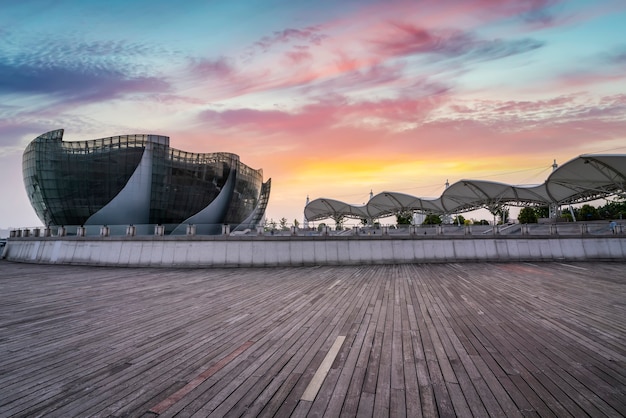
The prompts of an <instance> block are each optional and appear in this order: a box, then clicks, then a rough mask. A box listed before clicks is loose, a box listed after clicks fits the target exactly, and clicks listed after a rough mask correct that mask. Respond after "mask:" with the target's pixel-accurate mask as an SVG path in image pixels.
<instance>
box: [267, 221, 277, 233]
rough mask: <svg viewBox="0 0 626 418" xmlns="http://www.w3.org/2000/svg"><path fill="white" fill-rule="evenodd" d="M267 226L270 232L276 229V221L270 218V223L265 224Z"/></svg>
mask: <svg viewBox="0 0 626 418" xmlns="http://www.w3.org/2000/svg"><path fill="white" fill-rule="evenodd" d="M267 226H268V227H269V229H270V230H274V229H276V221H275V220H274V219H272V218H270V221H269V222H268V223H267Z"/></svg>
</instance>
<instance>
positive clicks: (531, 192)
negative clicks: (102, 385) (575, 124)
mask: <svg viewBox="0 0 626 418" xmlns="http://www.w3.org/2000/svg"><path fill="white" fill-rule="evenodd" d="M625 192H626V155H625V154H583V155H581V156H579V157H576V158H574V159H573V160H571V161H568V162H567V163H565V164H563V165H561V166H560V167H558V168H557V169H556V170H554V171H553V172H552V173H551V174H550V176H549V177H548V179H547V180H546V181H545V182H544V183H543V184H538V185H535V186H515V185H510V184H505V183H499V182H494V181H486V180H460V181H458V182H456V183H453V184H452V185H450V187H448V188H447V189H446V190H445V191H444V192H443V193H442V195H441V196H440V197H439V198H435V199H432V198H431V199H429V198H422V197H416V196H411V195H408V194H405V193H396V192H382V193H379V194H377V195H375V196H373V197H372V198H371V199H370V200H369V201H368V202H367V204H365V205H351V204H349V203H345V202H341V201H339V200H334V199H327V198H319V199H315V200H312V201H311V202H310V203H309V204H308V205H306V207H305V209H304V215H305V217H306V219H307V220H309V221H316V220H319V219H326V218H334V219H340V218H344V217H345V218H356V219H374V218H380V217H384V216H389V215H393V214H396V213H402V212H417V213H434V214H451V213H461V212H467V211H470V210H475V209H480V208H487V209H490V210H492V211H493V210H496V209H497V208H500V207H502V206H503V205H511V206H551V205H556V206H559V205H565V204H572V203H579V202H585V201H590V200H595V199H598V198H602V197H607V196H611V195H622V196H624V193H625Z"/></svg>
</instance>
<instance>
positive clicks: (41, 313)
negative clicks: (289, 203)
mask: <svg viewBox="0 0 626 418" xmlns="http://www.w3.org/2000/svg"><path fill="white" fill-rule="evenodd" d="M624 415H626V263H576V264H558V263H539V264H527V263H509V264H493V263H492V264H479V263H477V264H471V263H470V264H429V265H390V266H363V267H318V268H272V269H269V268H268V269H176V270H174V269H146V268H144V269H130V268H98V267H72V266H56V265H55V266H41V265H28V264H14V263H9V262H6V261H2V262H0V416H2V417H7V416H23V417H33V416H45V417H83V416H100V417H122V416H131V417H156V416H159V417H172V416H177V417H179V416H184V417H187V416H194V417H207V416H281V417H282V416H331V417H335V416H360V417H367V416H373V417H385V416H394V417H401V416H407V417H419V416H426V417H430V416H462V417H468V416H476V417H487V416H507V417H515V416H558V417H566V416H574V417H582V416H593V417H597V416H624Z"/></svg>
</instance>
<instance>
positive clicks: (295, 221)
mask: <svg viewBox="0 0 626 418" xmlns="http://www.w3.org/2000/svg"><path fill="white" fill-rule="evenodd" d="M293 226H295V227H296V228H297V227H299V226H300V222H299V221H298V220H297V219H294V220H293Z"/></svg>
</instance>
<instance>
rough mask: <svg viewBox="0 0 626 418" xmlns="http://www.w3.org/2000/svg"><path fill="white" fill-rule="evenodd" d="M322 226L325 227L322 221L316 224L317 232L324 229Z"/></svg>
mask: <svg viewBox="0 0 626 418" xmlns="http://www.w3.org/2000/svg"><path fill="white" fill-rule="evenodd" d="M324 228H326V224H325V223H324V222H322V223H321V224H319V225H318V226H317V231H318V232H322V231H323V230H324Z"/></svg>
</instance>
